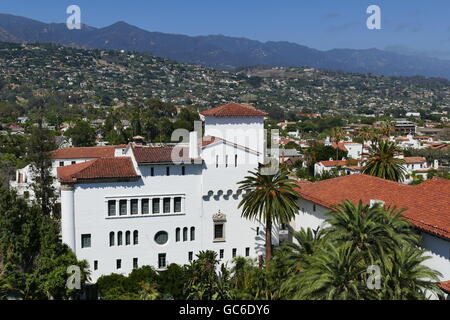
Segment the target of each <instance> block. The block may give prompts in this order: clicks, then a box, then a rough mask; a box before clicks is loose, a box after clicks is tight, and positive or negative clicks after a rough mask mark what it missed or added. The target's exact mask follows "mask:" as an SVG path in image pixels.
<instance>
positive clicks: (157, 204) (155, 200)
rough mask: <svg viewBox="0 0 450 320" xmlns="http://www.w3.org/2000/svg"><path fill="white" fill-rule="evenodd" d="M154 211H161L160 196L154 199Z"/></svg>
mask: <svg viewBox="0 0 450 320" xmlns="http://www.w3.org/2000/svg"><path fill="white" fill-rule="evenodd" d="M152 212H153V213H159V198H155V199H152Z"/></svg>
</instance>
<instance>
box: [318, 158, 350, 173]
mask: <svg viewBox="0 0 450 320" xmlns="http://www.w3.org/2000/svg"><path fill="white" fill-rule="evenodd" d="M347 164H348V161H347V160H328V161H319V162H317V163H315V164H314V175H315V176H317V175H322V174H323V173H325V172H329V171H332V170H333V169H338V168H345V167H346V166H347Z"/></svg>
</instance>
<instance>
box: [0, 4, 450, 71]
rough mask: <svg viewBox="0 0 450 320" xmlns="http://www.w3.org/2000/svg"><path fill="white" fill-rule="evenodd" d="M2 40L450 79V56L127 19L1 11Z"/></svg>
mask: <svg viewBox="0 0 450 320" xmlns="http://www.w3.org/2000/svg"><path fill="white" fill-rule="evenodd" d="M0 41H13V42H25V43H33V42H37V43H56V44H62V45H66V46H77V47H81V48H92V49H104V50H126V51H136V52H141V53H150V54H152V55H155V56H159V57H162V58H168V59H173V60H176V61H179V62H182V63H193V64H199V65H203V66H207V67H213V68H217V69H222V70H233V69H236V68H240V67H245V66H252V65H266V66H269V67H299V66H308V67H313V68H318V69H327V70H336V71H345V72H357V73H373V74H378V75H386V76H416V75H422V76H426V77H438V78H446V79H450V61H448V60H439V59H437V58H431V57H423V56H411V55H402V54H399V53H396V52H392V51H384V50H380V49H376V48H369V49H346V48H341V49H331V50H327V51H321V50H318V49H314V48H310V47H307V46H304V45H301V44H297V43H294V42H289V41H267V42H261V41H257V40H252V39H248V38H245V37H229V36H225V35H205V36H188V35H183V34H169V33H163V32H156V31H147V30H144V29H141V28H139V27H137V26H134V25H131V24H129V23H127V22H125V21H118V22H116V23H113V24H111V25H109V26H106V27H102V28H95V27H91V26H87V25H83V26H82V29H81V30H68V29H67V28H66V26H65V24H64V23H44V22H40V21H37V20H33V19H29V18H25V17H20V16H14V15H10V14H1V13H0Z"/></svg>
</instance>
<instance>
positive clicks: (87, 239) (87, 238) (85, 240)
mask: <svg viewBox="0 0 450 320" xmlns="http://www.w3.org/2000/svg"><path fill="white" fill-rule="evenodd" d="M81 247H82V248H90V247H91V235H90V234H82V235H81Z"/></svg>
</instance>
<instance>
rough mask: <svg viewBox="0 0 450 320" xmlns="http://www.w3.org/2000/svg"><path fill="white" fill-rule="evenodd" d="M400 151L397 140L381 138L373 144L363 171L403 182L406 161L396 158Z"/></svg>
mask: <svg viewBox="0 0 450 320" xmlns="http://www.w3.org/2000/svg"><path fill="white" fill-rule="evenodd" d="M398 152H400V150H399V149H398V147H397V146H396V144H395V142H390V141H384V140H381V141H379V142H378V143H376V144H375V145H372V150H371V153H370V156H369V159H368V161H367V163H366V165H365V166H364V167H363V169H362V173H364V174H368V175H371V176H375V177H379V178H383V179H387V180H392V181H396V182H401V181H403V180H404V179H405V173H406V169H405V167H404V163H405V161H404V160H403V159H399V158H396V157H395V156H396V154H397V153H398Z"/></svg>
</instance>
